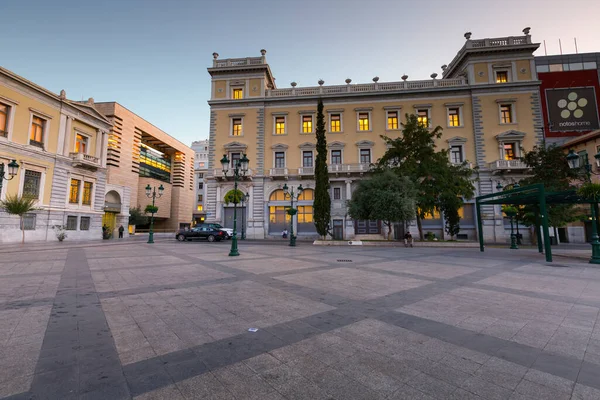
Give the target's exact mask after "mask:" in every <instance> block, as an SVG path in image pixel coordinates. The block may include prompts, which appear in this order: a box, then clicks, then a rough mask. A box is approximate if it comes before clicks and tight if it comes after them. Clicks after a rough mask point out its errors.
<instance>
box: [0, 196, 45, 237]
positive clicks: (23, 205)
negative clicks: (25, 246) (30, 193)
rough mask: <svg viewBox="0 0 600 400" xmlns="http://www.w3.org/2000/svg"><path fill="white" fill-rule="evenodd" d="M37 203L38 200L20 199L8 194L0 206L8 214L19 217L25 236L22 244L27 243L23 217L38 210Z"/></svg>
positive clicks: (0, 202)
mask: <svg viewBox="0 0 600 400" xmlns="http://www.w3.org/2000/svg"><path fill="white" fill-rule="evenodd" d="M36 201H37V199H34V198H31V197H20V196H17V195H16V194H7V195H6V199H5V200H2V201H0V206H1V207H2V208H4V210H6V212H7V213H9V214H13V215H18V216H19V222H20V225H21V233H22V235H23V236H22V239H21V243H25V225H24V224H23V216H24V215H25V214H27V213H30V212H31V211H34V210H35V209H36V208H35V203H36Z"/></svg>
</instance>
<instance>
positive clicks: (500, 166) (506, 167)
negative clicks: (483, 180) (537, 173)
mask: <svg viewBox="0 0 600 400" xmlns="http://www.w3.org/2000/svg"><path fill="white" fill-rule="evenodd" d="M489 169H491V170H493V171H496V170H502V171H510V170H515V169H516V170H524V169H527V164H525V162H523V161H521V160H496V161H492V162H491V163H489Z"/></svg>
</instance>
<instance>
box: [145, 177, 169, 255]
mask: <svg viewBox="0 0 600 400" xmlns="http://www.w3.org/2000/svg"><path fill="white" fill-rule="evenodd" d="M164 190H165V188H164V187H163V185H162V184H161V185H160V186H159V187H158V193H156V186H154V187H152V186H150V184H148V185H147V186H146V197H148V198H151V199H152V213H151V216H150V232H149V233H148V243H154V213H155V212H156V206H155V205H154V201H155V200H156V198H157V197H161V196H162V195H163V192H164Z"/></svg>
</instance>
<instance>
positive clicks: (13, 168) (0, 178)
mask: <svg viewBox="0 0 600 400" xmlns="http://www.w3.org/2000/svg"><path fill="white" fill-rule="evenodd" d="M18 169H19V164H17V160H12V161H11V162H9V163H8V178H6V176H5V175H6V174H5V172H4V163H0V193H2V184H3V183H4V181H5V180H7V181H10V180H11V179H13V178H14V177H15V176H16V175H17V170H18Z"/></svg>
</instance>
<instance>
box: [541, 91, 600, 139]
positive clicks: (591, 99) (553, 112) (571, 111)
mask: <svg viewBox="0 0 600 400" xmlns="http://www.w3.org/2000/svg"><path fill="white" fill-rule="evenodd" d="M546 104H547V106H548V122H549V128H550V131H551V132H573V131H592V130H594V129H599V128H600V123H599V121H598V106H597V103H596V91H595V89H594V87H592V86H588V87H579V88H568V89H546Z"/></svg>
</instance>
